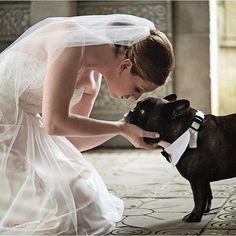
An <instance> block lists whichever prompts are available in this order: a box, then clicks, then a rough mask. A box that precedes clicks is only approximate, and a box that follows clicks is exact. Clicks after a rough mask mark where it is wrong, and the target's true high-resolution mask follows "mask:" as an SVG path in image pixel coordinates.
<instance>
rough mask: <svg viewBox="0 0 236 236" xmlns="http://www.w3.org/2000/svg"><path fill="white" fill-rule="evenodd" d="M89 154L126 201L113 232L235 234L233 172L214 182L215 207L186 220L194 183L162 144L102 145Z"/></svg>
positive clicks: (141, 233)
mask: <svg viewBox="0 0 236 236" xmlns="http://www.w3.org/2000/svg"><path fill="white" fill-rule="evenodd" d="M84 156H85V158H86V159H87V160H89V161H90V162H91V163H92V164H93V165H94V166H95V167H96V169H97V170H98V172H99V173H100V174H101V176H102V177H103V179H104V181H105V183H106V185H107V187H108V189H109V190H110V191H111V192H113V193H114V194H115V195H117V196H119V197H121V198H122V199H123V200H124V202H125V212H124V216H123V219H122V221H121V222H119V223H118V224H117V228H116V229H115V230H113V231H112V232H111V234H110V235H236V219H235V218H236V192H235V185H234V183H235V179H234V178H233V179H228V180H222V181H218V182H214V183H212V184H211V186H212V192H213V196H214V199H213V202H212V210H211V211H210V213H208V214H205V215H204V216H203V219H202V221H201V222H200V223H184V222H182V218H183V217H184V216H185V215H186V214H187V213H189V212H190V211H191V210H192V208H193V199H192V193H191V188H190V185H189V183H188V182H187V181H186V180H185V179H184V178H183V177H181V176H180V174H179V173H178V171H177V170H176V169H175V168H173V167H172V166H171V165H170V164H169V163H168V162H167V161H166V160H165V158H164V157H162V156H161V154H160V150H158V149H157V150H152V151H145V150H134V149H127V150H122V149H121V150H120V149H113V150H105V149H97V150H94V151H89V152H85V153H84Z"/></svg>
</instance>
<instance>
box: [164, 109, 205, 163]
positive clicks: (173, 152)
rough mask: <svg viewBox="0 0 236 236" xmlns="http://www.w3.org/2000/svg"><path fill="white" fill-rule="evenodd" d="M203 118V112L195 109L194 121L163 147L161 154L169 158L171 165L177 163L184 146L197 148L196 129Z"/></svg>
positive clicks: (197, 129)
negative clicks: (168, 144)
mask: <svg viewBox="0 0 236 236" xmlns="http://www.w3.org/2000/svg"><path fill="white" fill-rule="evenodd" d="M203 120H204V113H203V112H201V111H197V112H196V115H195V118H194V121H193V123H192V125H191V127H190V128H188V129H187V130H186V131H185V132H184V133H183V134H182V135H181V136H180V137H179V138H177V139H176V140H175V141H174V142H173V143H172V144H171V145H170V146H168V147H167V148H165V149H163V152H162V155H163V156H165V157H166V158H168V159H169V161H170V162H171V164H172V165H173V167H175V166H176V165H177V163H178V162H179V160H180V158H181V156H182V155H183V153H184V152H185V150H186V148H187V147H188V146H189V148H197V138H198V131H199V128H200V126H201V123H202V122H203Z"/></svg>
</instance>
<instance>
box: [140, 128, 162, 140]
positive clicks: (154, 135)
mask: <svg viewBox="0 0 236 236" xmlns="http://www.w3.org/2000/svg"><path fill="white" fill-rule="evenodd" d="M143 137H146V138H159V137H160V134H159V133H158V132H151V131H146V130H144V132H143Z"/></svg>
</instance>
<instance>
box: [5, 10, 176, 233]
mask: <svg viewBox="0 0 236 236" xmlns="http://www.w3.org/2000/svg"><path fill="white" fill-rule="evenodd" d="M172 66H173V51H172V47H171V44H170V42H169V41H168V39H167V38H166V36H165V35H164V34H163V33H161V32H160V31H158V30H156V29H155V27H154V25H153V23H152V22H150V21H148V20H146V19H143V18H140V17H136V16H130V15H122V14H115V15H101V16H79V17H69V18H48V19H45V20H43V21H41V22H39V23H38V24H36V25H34V26H32V27H31V28H30V29H29V30H27V31H26V32H25V33H24V34H23V35H22V36H21V37H20V38H19V39H18V40H16V41H15V42H14V43H13V44H12V45H11V46H10V47H9V48H7V49H6V50H5V51H4V52H2V53H1V54H0V189H1V193H0V234H3V235H6V234H8V235H9V234H13V235H27V234H28V235H30V234H31V235H36V234H37V235H38V234H53V235H58V234H76V235H81V234H84V235H86V234H92V235H96V234H99V235H101V234H106V233H108V232H110V231H111V230H112V229H113V228H114V226H115V223H116V222H118V221H119V220H121V218H122V213H123V208H124V206H123V202H122V201H121V200H120V199H119V198H117V197H115V196H113V195H112V194H110V193H109V192H108V191H107V189H106V187H105V185H104V183H103V180H102V179H101V177H100V176H99V175H98V173H97V172H96V170H95V169H94V168H93V167H92V166H91V165H90V164H89V163H88V162H87V161H86V160H85V159H84V158H83V157H82V155H81V151H84V150H88V149H90V148H93V147H95V146H98V145H99V144H101V143H103V142H105V141H106V140H108V139H109V138H111V137H114V136H116V135H122V136H123V137H125V138H127V139H128V140H129V141H130V142H131V143H132V144H133V145H134V146H135V147H138V148H146V149H150V148H155V146H156V145H153V146H151V145H148V144H146V143H144V142H143V137H151V138H153V137H156V136H158V134H156V133H153V132H148V131H145V130H142V129H140V128H138V127H137V126H134V125H131V124H127V123H126V122H124V121H123V120H120V121H117V122H111V121H102V120H95V119H91V118H89V115H90V112H91V109H92V107H93V104H94V101H95V98H96V96H97V94H98V92H99V88H100V84H101V79H102V76H103V78H104V79H105V81H106V83H107V87H108V91H109V93H110V96H111V97H113V98H122V99H123V98H129V97H133V98H134V99H137V98H138V97H139V96H140V95H141V94H142V93H144V92H146V91H152V90H154V89H155V88H157V87H158V86H160V85H162V84H164V82H165V80H166V78H167V76H168V75H169V73H170V71H171V69H172ZM101 75H102V76H101ZM39 114H40V115H39Z"/></svg>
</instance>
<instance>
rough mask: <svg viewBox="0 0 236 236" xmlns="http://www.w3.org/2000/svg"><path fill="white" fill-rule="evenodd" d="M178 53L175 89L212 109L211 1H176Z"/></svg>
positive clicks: (195, 103)
mask: <svg viewBox="0 0 236 236" xmlns="http://www.w3.org/2000/svg"><path fill="white" fill-rule="evenodd" d="M172 7H173V37H174V49H175V56H176V68H175V73H174V91H175V92H176V93H177V95H178V97H179V98H187V99H189V100H190V101H191V105H192V106H193V107H195V108H197V109H200V110H202V111H204V112H210V111H211V80H210V79H211V78H210V11H209V1H174V2H173V6H172Z"/></svg>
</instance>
